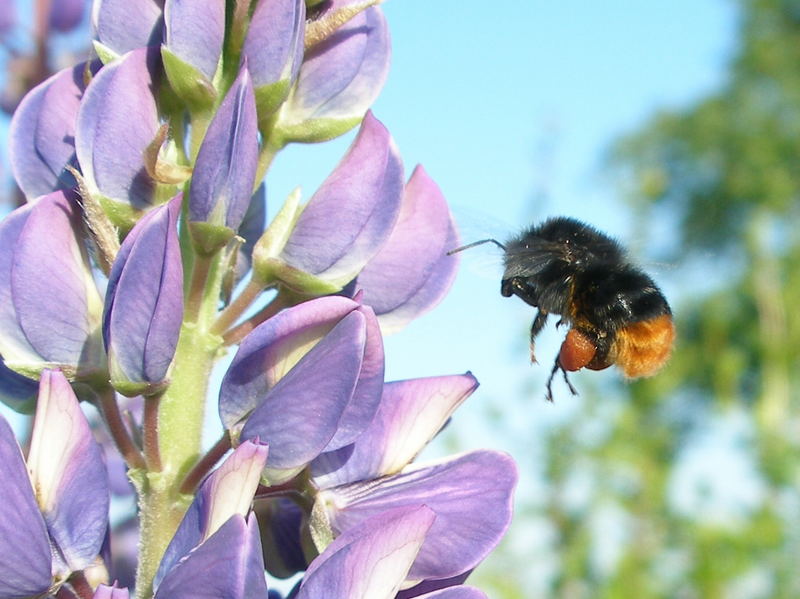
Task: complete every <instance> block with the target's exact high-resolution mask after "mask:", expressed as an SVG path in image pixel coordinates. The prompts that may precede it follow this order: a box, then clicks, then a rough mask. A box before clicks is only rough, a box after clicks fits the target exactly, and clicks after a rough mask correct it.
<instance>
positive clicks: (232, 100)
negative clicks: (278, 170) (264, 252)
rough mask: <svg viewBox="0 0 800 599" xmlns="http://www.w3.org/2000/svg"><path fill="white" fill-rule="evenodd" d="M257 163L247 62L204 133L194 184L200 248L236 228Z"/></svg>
mask: <svg viewBox="0 0 800 599" xmlns="http://www.w3.org/2000/svg"><path fill="white" fill-rule="evenodd" d="M257 166H258V126H257V123H256V105H255V98H254V96H253V84H252V81H251V80H250V75H249V72H248V70H247V65H243V66H242V68H241V70H240V72H239V76H238V77H237V78H236V81H234V83H233V85H232V86H231V88H230V90H228V93H227V95H226V96H225V99H224V100H223V101H222V104H221V105H220V107H219V109H218V110H217V113H216V114H215V115H214V119H213V120H212V121H211V124H210V125H209V127H208V131H207V132H206V135H205V138H203V143H202V144H201V145H200V150H199V151H198V154H197V161H196V163H195V167H194V175H193V176H192V183H191V187H190V189H189V222H190V225H189V226H190V231H191V233H192V238H193V240H194V242H195V244H196V245H197V246H198V247H199V248H200V250H201V251H204V252H211V251H214V250H216V249H217V248H219V247H221V246H223V245H224V244H226V243H227V242H228V241H229V240H230V238H231V237H233V236H234V235H235V234H236V230H237V229H238V228H239V225H240V224H241V223H242V219H243V218H244V215H245V213H246V212H247V207H248V205H249V204H250V199H251V197H252V194H253V184H254V182H255V176H256V168H257Z"/></svg>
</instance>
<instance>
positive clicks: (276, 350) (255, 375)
mask: <svg viewBox="0 0 800 599" xmlns="http://www.w3.org/2000/svg"><path fill="white" fill-rule="evenodd" d="M359 307H360V306H359V304H358V303H357V302H354V301H353V300H351V299H348V298H344V297H337V296H332V297H322V298H318V299H314V300H311V301H307V302H303V303H302V304H299V305H297V306H294V307H292V308H289V309H287V310H284V311H282V312H280V313H279V314H277V315H276V316H274V317H272V318H270V319H269V320H267V321H266V322H264V323H262V324H261V325H259V326H258V327H257V328H256V329H254V330H253V331H252V332H251V333H250V334H249V335H247V337H245V339H244V340H243V341H242V344H241V345H240V346H239V350H238V351H237V352H236V356H235V357H234V359H233V362H232V363H231V365H230V367H229V368H228V371H227V373H226V374H225V377H224V378H223V380H222V386H221V388H220V399H219V411H220V418H221V420H222V423H223V424H224V425H225V428H226V429H228V430H230V429H233V428H234V427H235V426H236V425H237V424H238V423H239V422H241V421H242V420H243V419H244V418H245V417H246V416H247V415H248V414H249V413H250V412H252V411H253V409H255V407H256V406H257V405H258V404H259V403H260V402H261V401H262V400H263V398H264V396H265V395H266V393H267V391H269V390H270V389H271V388H272V387H274V386H275V384H276V383H277V382H278V381H279V380H280V379H281V378H282V377H283V376H284V375H285V374H286V373H287V372H288V371H289V370H290V369H291V368H292V367H293V366H294V365H295V364H297V362H298V361H299V360H300V358H301V357H303V355H305V353H306V352H308V349H309V348H310V347H311V346H312V345H313V344H314V343H316V342H318V341H319V340H320V339H322V338H323V337H324V336H325V335H326V334H328V332H330V330H331V329H333V327H334V326H335V325H336V323H337V322H339V321H340V320H341V319H342V318H344V317H345V316H346V315H347V314H349V313H350V312H352V311H353V310H356V309H358V308H359Z"/></svg>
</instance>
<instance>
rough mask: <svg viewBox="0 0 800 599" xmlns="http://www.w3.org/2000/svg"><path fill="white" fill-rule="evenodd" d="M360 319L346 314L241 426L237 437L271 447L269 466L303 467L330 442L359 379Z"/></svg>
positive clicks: (362, 339)
mask: <svg viewBox="0 0 800 599" xmlns="http://www.w3.org/2000/svg"><path fill="white" fill-rule="evenodd" d="M365 342H366V324H365V322H364V316H363V315H362V314H361V313H359V312H357V311H353V312H351V313H350V314H348V315H347V316H345V317H344V318H343V319H342V320H341V321H340V322H339V323H338V324H337V325H336V326H335V327H334V328H333V330H331V332H330V333H328V334H327V335H326V336H325V338H324V339H322V341H320V342H319V343H318V344H317V345H315V346H314V347H313V348H312V349H311V350H310V351H309V352H308V353H307V354H306V355H304V356H303V357H302V358H301V359H300V361H299V362H298V363H297V364H296V365H295V367H294V368H292V370H290V371H289V372H288V373H287V374H286V376H285V377H283V378H282V379H281V380H280V381H278V383H277V384H276V385H275V387H273V388H272V389H271V390H270V392H269V394H268V395H267V396H266V397H265V398H264V400H263V401H262V402H261V403H260V405H259V406H258V407H257V408H256V409H255V410H254V411H253V413H252V414H251V415H250V417H249V418H248V419H247V422H246V423H245V425H244V427H243V428H242V433H241V438H242V439H254V438H256V437H258V438H261V439H264V440H267V441H268V442H269V445H270V456H269V462H268V467H269V468H270V469H278V470H286V469H291V468H296V467H302V466H303V465H305V464H307V463H308V462H310V461H311V460H313V459H314V458H315V457H317V456H318V455H319V454H320V452H321V451H322V450H323V449H324V448H325V446H326V445H327V444H328V443H329V442H330V440H331V439H332V438H333V435H334V433H335V432H336V428H337V426H338V424H339V420H340V419H341V417H342V412H343V411H344V409H345V407H346V406H347V404H348V403H349V401H350V399H351V398H352V395H353V390H354V389H355V386H356V382H357V380H358V373H359V371H360V369H361V363H362V360H363V355H364V344H365Z"/></svg>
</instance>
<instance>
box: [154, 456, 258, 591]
mask: <svg viewBox="0 0 800 599" xmlns="http://www.w3.org/2000/svg"><path fill="white" fill-rule="evenodd" d="M266 459H267V446H266V445H264V444H260V443H251V442H249V441H246V442H244V443H242V444H241V445H240V446H239V447H238V448H237V449H236V451H234V452H233V453H232V454H231V455H230V456H229V457H228V458H227V459H226V460H225V462H224V463H223V464H222V465H221V466H220V467H219V468H218V469H217V470H215V471H214V472H213V473H212V474H211V475H210V476H209V477H208V478H207V479H206V480H205V481H204V482H203V484H202V485H201V486H200V488H199V489H198V491H197V494H196V495H195V498H194V501H193V502H192V505H191V506H190V507H189V510H188V511H187V512H186V515H185V516H184V518H183V520H182V521H181V523H180V526H179V527H178V530H177V532H176V533H175V536H174V537H173V538H172V541H171V542H170V544H169V547H167V550H166V552H165V554H164V557H163V558H162V560H161V564H160V566H159V569H158V573H157V574H156V577H155V580H154V584H155V586H156V595H155V596H156V598H158V597H165V598H169V599H173V598H180V597H193V596H197V593H199V592H200V591H202V592H203V595H204V596H209V597H216V596H219V597H231V598H232V599H235V598H238V597H241V598H243V599H244V598H245V597H254V596H263V595H264V594H266V592H267V587H266V583H265V582H264V561H263V557H262V551H261V541H260V536H259V532H258V523H257V520H256V517H255V514H250V516H249V517H248V516H247V514H248V512H249V511H250V504H251V503H252V500H253V495H254V494H255V490H256V487H257V485H258V481H259V479H260V476H261V472H262V470H263V469H264V464H265V462H266ZM212 590H213V591H212ZM237 590H238V592H239V593H240V594H237V593H236V591H237ZM192 593H195V594H194V595H193V594H192ZM217 593H218V594H217Z"/></svg>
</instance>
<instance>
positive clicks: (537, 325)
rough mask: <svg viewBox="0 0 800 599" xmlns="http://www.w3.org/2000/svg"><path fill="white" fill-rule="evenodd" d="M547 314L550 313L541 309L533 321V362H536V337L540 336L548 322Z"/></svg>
mask: <svg viewBox="0 0 800 599" xmlns="http://www.w3.org/2000/svg"><path fill="white" fill-rule="evenodd" d="M547 316H548V313H547V312H545V311H544V310H541V309H540V310H539V311H538V312H537V313H536V317H535V318H534V319H533V322H532V323H531V362H533V363H536V352H535V351H534V350H535V347H536V337H538V336H539V333H541V332H542V329H543V328H544V325H545V323H547Z"/></svg>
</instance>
